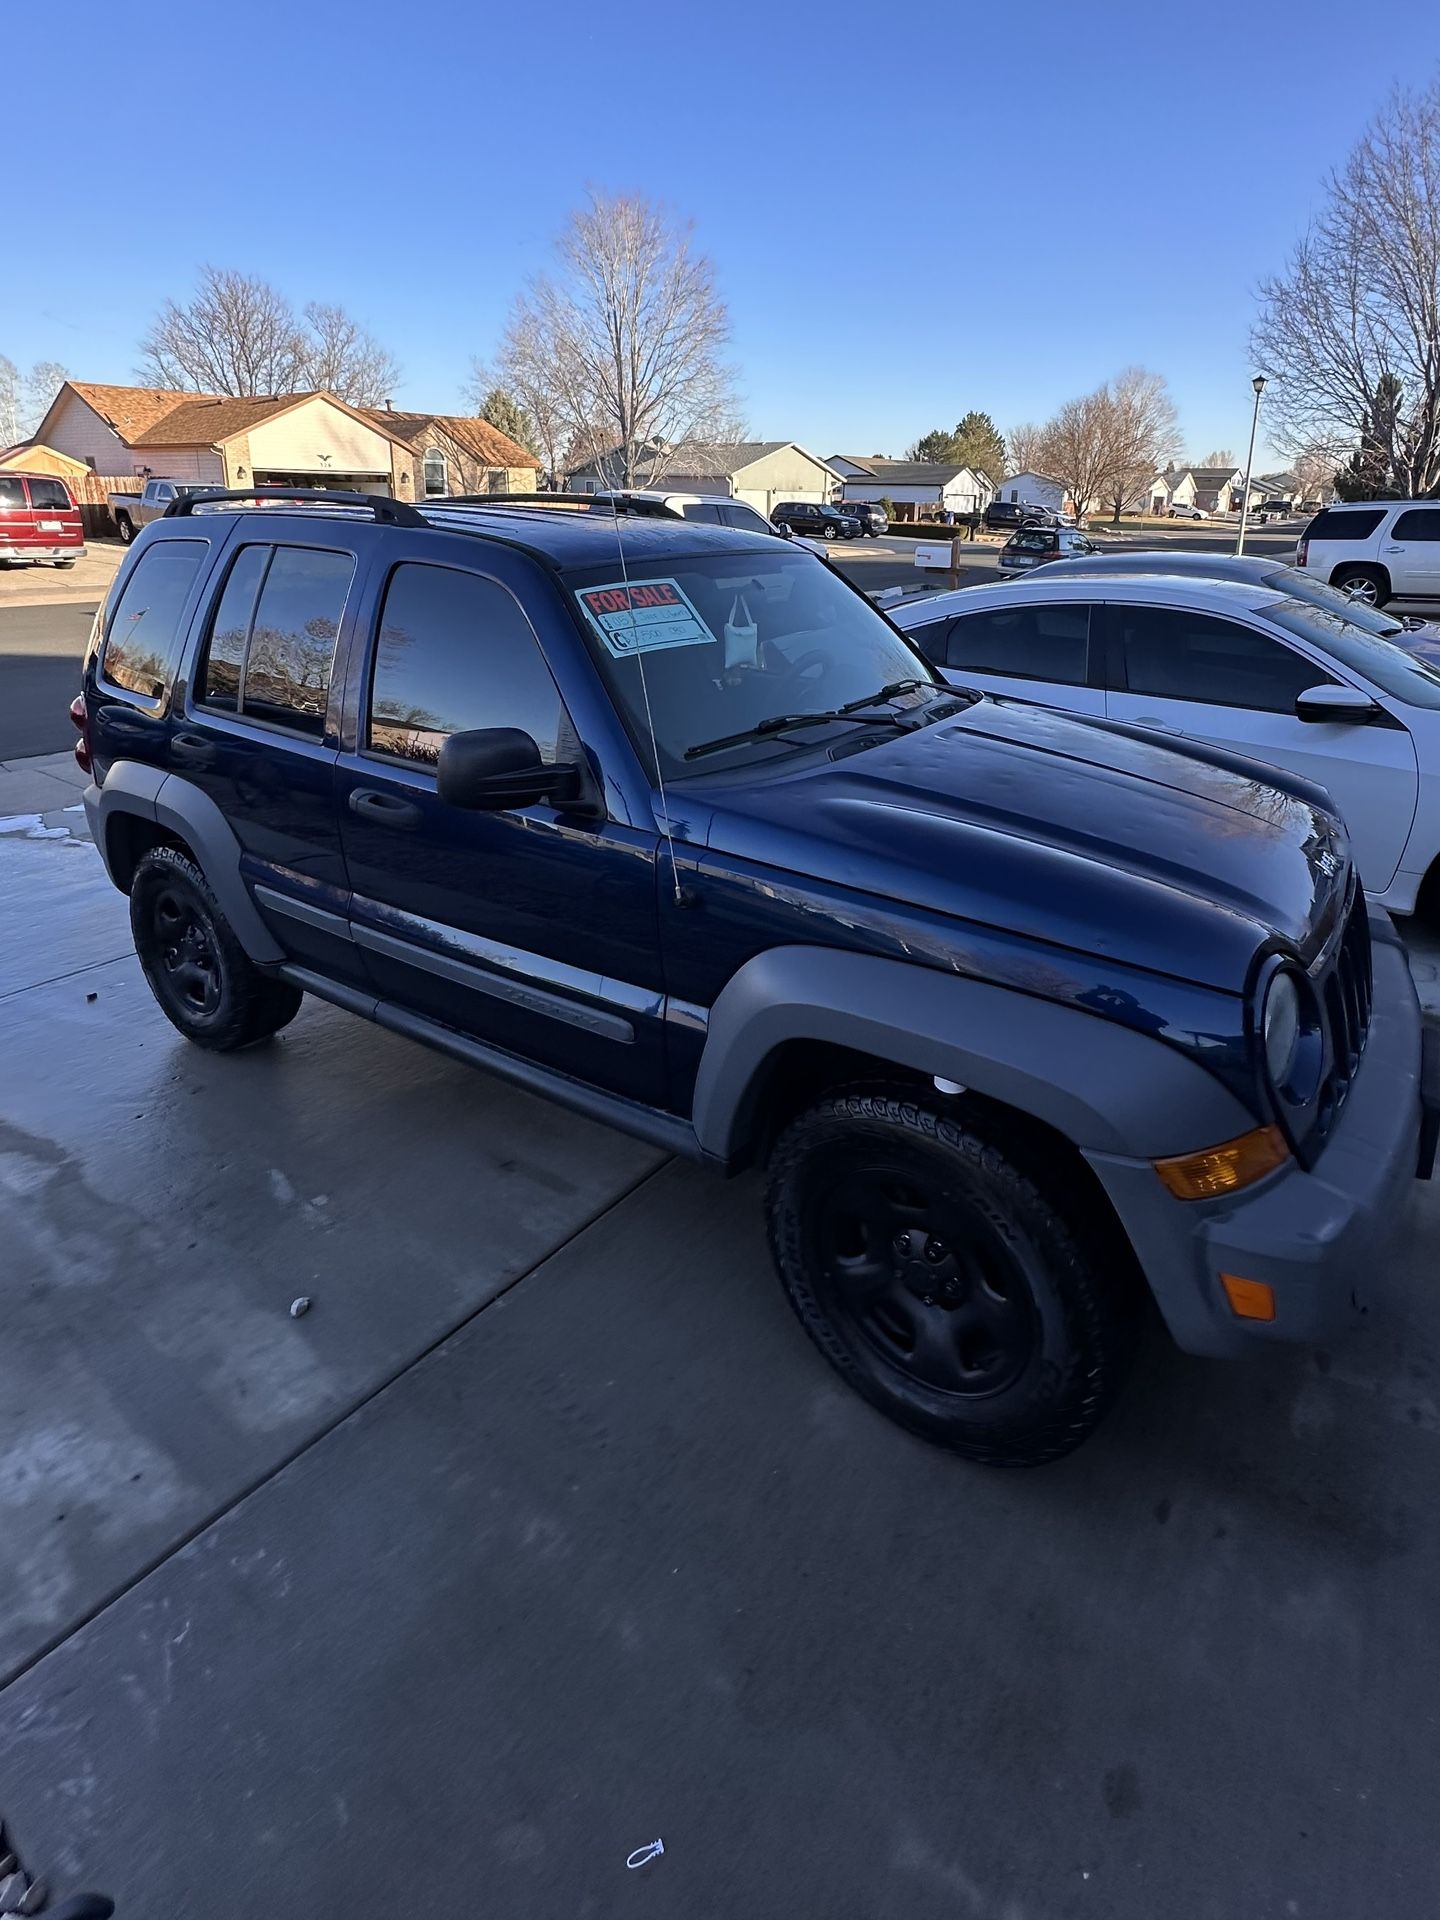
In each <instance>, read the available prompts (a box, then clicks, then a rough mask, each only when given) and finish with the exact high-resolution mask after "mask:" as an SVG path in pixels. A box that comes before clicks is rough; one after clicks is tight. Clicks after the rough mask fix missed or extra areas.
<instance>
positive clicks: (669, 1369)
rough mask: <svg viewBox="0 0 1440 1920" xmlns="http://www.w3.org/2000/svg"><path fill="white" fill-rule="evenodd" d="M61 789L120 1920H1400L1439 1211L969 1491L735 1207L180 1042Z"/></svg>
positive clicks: (47, 1129)
mask: <svg viewBox="0 0 1440 1920" xmlns="http://www.w3.org/2000/svg"><path fill="white" fill-rule="evenodd" d="M78 780H79V776H78V774H77V773H76V772H75V770H74V766H73V761H69V760H68V759H67V757H66V756H59V757H57V758H56V759H55V760H53V761H49V762H46V763H42V764H40V765H33V764H32V765H29V766H27V767H25V768H22V769H19V770H14V771H12V772H11V773H9V774H0V1062H3V1074H0V1262H3V1268H0V1275H3V1277H0V1300H3V1305H4V1321H3V1324H4V1332H5V1339H4V1343H3V1362H0V1541H3V1547H4V1551H3V1557H0V1676H3V1680H4V1682H5V1683H6V1684H4V1686H3V1689H0V1810H3V1813H4V1815H5V1817H6V1822H7V1833H8V1835H9V1837H10V1840H11V1842H12V1844H14V1845H15V1846H16V1847H17V1849H18V1851H19V1852H20V1854H21V1858H22V1860H23V1862H24V1864H25V1865H26V1867H27V1868H28V1869H29V1870H30V1871H31V1872H33V1873H37V1874H44V1875H45V1876H46V1877H47V1878H49V1879H50V1880H51V1882H52V1884H54V1886H55V1887H56V1889H57V1891H69V1890H72V1889H73V1888H74V1887H76V1886H77V1885H80V1884H95V1885H99V1886H103V1887H105V1888H107V1889H108V1890H109V1891H111V1892H112V1893H114V1894H116V1895H117V1896H118V1897H119V1899H120V1901H121V1905H120V1915H121V1920H152V1916H153V1917H155V1920H160V1917H161V1916H163V1917H164V1920H172V1917H173V1920H190V1917H191V1916H196V1917H198V1916H202V1915H203V1916H204V1917H205V1920H258V1916H262V1915H263V1916H265V1920H314V1917H315V1916H321V1915H323V1916H327V1920H328V1916H332V1915H333V1916H335V1920H350V1916H352V1915H353V1916H356V1917H357V1920H358V1917H359V1916H361V1915H364V1916H371V1915H374V1916H376V1920H379V1917H380V1916H382V1915H384V1916H389V1915H392V1914H393V1915H397V1916H398V1915H404V1916H405V1920H431V1917H432V1916H433V1917H434V1920H442V1917H443V1920H459V1917H460V1916H462V1915H464V1916H469V1915H476V1916H479V1915H495V1916H504V1920H520V1917H521V1916H527V1917H528V1916H535V1920H556V1917H558V1916H571V1915H575V1916H580V1915H585V1916H594V1917H596V1920H599V1917H600V1916H611V1915H617V1916H618V1915H626V1914H631V1913H635V1914H641V1913H647V1914H656V1915H658V1914H662V1913H663V1914H666V1915H677V1916H682V1915H683V1916H710V1915H715V1916H740V1915H746V1916H750V1915H753V1916H772V1915H773V1916H777V1920H778V1916H781V1915H784V1916H787V1917H789V1916H794V1917H796V1920H798V1917H799V1916H811V1915H813V1916H817V1920H819V1917H820V1916H824V1917H825V1920H831V1917H832V1916H833V1917H834V1920H841V1916H844V1917H845V1920H848V1917H849V1916H852V1915H853V1916H856V1917H857V1920H890V1917H891V1916H893V1920H932V1916H933V1917H935V1920H939V1916H946V1917H947V1920H952V1917H953V1916H961V1917H962V1920H972V1917H974V1920H978V1917H982V1916H983V1917H985V1920H1060V1917H1062V1916H1064V1917H1068V1916H1077V1917H1078V1916H1101V1915H1103V1916H1106V1920H1115V1917H1117V1916H1118V1917H1121V1920H1156V1917H1157V1916H1160V1915H1164V1916H1171V1915H1174V1916H1177V1920H1178V1916H1182V1915H1183V1916H1186V1920H1189V1916H1196V1917H1197V1920H1200V1917H1205V1920H1236V1916H1240V1915H1245V1916H1255V1920H1271V1917H1272V1916H1273V1920H1288V1917H1289V1916H1291V1915H1297V1916H1302V1917H1303V1920H1314V1917H1315V1916H1333V1920H1356V1916H1358V1915H1376V1916H1379V1915H1384V1916H1385V1920H1412V1917H1413V1920H1430V1917H1431V1916H1432V1915H1433V1913H1434V1911H1435V1903H1436V1886H1435V1880H1436V1867H1435V1847H1434V1808H1435V1805H1436V1801H1437V1794H1440V1749H1437V1743H1436V1740H1435V1737H1434V1729H1435V1725H1436V1720H1437V1715H1440V1656H1437V1652H1436V1645H1435V1636H1434V1629H1433V1619H1434V1596H1435V1593H1436V1591H1437V1588H1440V1539H1437V1534H1436V1529H1435V1525H1434V1521H1433V1513H1434V1485H1435V1479H1436V1473H1437V1469H1440V1385H1437V1379H1440V1375H1437V1368H1440V1300H1437V1297H1436V1289H1435V1284H1434V1275H1435V1232H1436V1227H1437V1223H1440V1205H1437V1195H1436V1193H1435V1192H1433V1191H1432V1190H1430V1189H1417V1190H1416V1192H1415V1193H1414V1195H1413V1197H1412V1200H1411V1203H1410V1212H1409V1218H1408V1223H1407V1238H1406V1241H1405V1245H1404V1247H1403V1249H1402V1251H1401V1253H1400V1254H1399V1256H1398V1257H1397V1258H1396V1260H1395V1261H1394V1263H1393V1265H1392V1267H1391V1268H1390V1270H1389V1271H1388V1272H1387V1273H1386V1274H1385V1275H1383V1276H1382V1279H1383V1283H1384V1285H1383V1291H1384V1293H1385V1294H1386V1296H1387V1304H1386V1307H1385V1309H1384V1311H1383V1313H1382V1314H1380V1315H1379V1316H1378V1317H1377V1319H1376V1321H1375V1323H1374V1324H1373V1325H1372V1326H1371V1327H1370V1328H1368V1329H1367V1330H1366V1331H1365V1332H1363V1333H1362V1334H1360V1335H1359V1336H1357V1337H1356V1338H1355V1339H1354V1340H1353V1341H1352V1342H1350V1343H1348V1344H1346V1345H1345V1346H1344V1347H1343V1348H1337V1349H1336V1350H1334V1351H1333V1352H1328V1353H1308V1352H1292V1353H1281V1354H1278V1355H1276V1356H1275V1357H1274V1358H1272V1359H1270V1360H1268V1361H1267V1362H1265V1363H1259V1362H1257V1363H1255V1364H1254V1365H1250V1366H1229V1367H1227V1366H1220V1365H1210V1364H1206V1363H1202V1362H1198V1361H1190V1360H1186V1359H1182V1358H1181V1357H1180V1356H1178V1355H1176V1354H1175V1353H1174V1352H1173V1350H1171V1349H1170V1348H1169V1346H1168V1344H1167V1343H1166V1342H1165V1341H1164V1339H1163V1338H1162V1337H1160V1336H1159V1335H1158V1334H1156V1335H1155V1336H1154V1337H1152V1339H1151V1340H1150V1341H1149V1343H1148V1346H1147V1349H1146V1352H1145V1354H1144V1356H1143V1363H1142V1365H1141V1367H1140V1369H1139V1370H1138V1372H1137V1375H1136V1378H1135V1380H1134V1382H1133V1384H1132V1386H1131V1388H1130V1389H1129V1390H1128V1392H1127V1393H1126V1395H1125V1397H1124V1399H1123V1401H1122V1403H1121V1404H1120V1406H1119V1407H1118V1409H1117V1410H1116V1412H1115V1414H1114V1416H1113V1418H1112V1419H1111V1421H1110V1422H1109V1424H1108V1425H1107V1426H1106V1427H1105V1429H1104V1430H1103V1431H1102V1432H1101V1434H1100V1435H1099V1436H1098V1437H1097V1438H1096V1439H1095V1440H1094V1441H1093V1442H1092V1443H1091V1444H1090V1445H1089V1446H1088V1447H1086V1448H1085V1449H1084V1450H1083V1451H1082V1452H1081V1453H1080V1454H1078V1455H1077V1456H1075V1457H1074V1458H1072V1459H1071V1460H1069V1461H1067V1462H1065V1463H1063V1464H1062V1465H1060V1466H1058V1467H1055V1468H1051V1469H1048V1470H1046V1471H1044V1472H1040V1473H1034V1474H1018V1475H1017V1474H1011V1475H1006V1474H997V1473H987V1472H985V1471H982V1470H979V1469H975V1468H970V1467H966V1466H963V1465H960V1464H958V1463H956V1462H954V1461H952V1460H950V1459H948V1458H946V1457H944V1456H942V1455H940V1454H938V1453H936V1452H934V1451H932V1450H930V1449H928V1448H926V1447H924V1446H923V1445H921V1444H920V1443H918V1442H916V1441H913V1440H911V1439H910V1438H908V1437H907V1436H906V1435H904V1434H902V1433H900V1432H899V1431H897V1430H896V1429H894V1428H892V1427H890V1426H888V1425H887V1424H886V1423H885V1422H884V1421H882V1420H881V1419H879V1418H878V1416H876V1415H874V1414H872V1413H871V1412H869V1411H868V1410H867V1409H866V1408H865V1407H864V1406H863V1405H862V1404H861V1403H860V1402H859V1401H858V1400H856V1399H854V1398H853V1397H852V1396H851V1395H849V1394H848V1393H847V1392H845V1391H844V1390H843V1389H842V1388H840V1387H839V1386H838V1385H837V1384H836V1383H835V1382H834V1381H833V1380H832V1378H831V1376H830V1374H829V1373H828V1371H827V1370H826V1368H825V1367H824V1365H823V1363H822V1362H821V1361H820V1360H819V1359H818V1357H817V1356H816V1355H815V1354H814V1353H813V1352H812V1350H811V1349H810V1347H809V1345H808V1344H807V1343H806V1341H805V1340H804V1339H803V1337H802V1336H801V1334H800V1333H799V1331H798V1329H797V1328H796V1327H795V1326H794V1325H793V1324H792V1321H791V1318H790V1315H789V1312H788V1310H787V1308H786V1307H785V1305H784V1303H783V1301H782V1299H781V1297H780V1294H779V1290H778V1287H777V1285H776V1283H775V1281H774V1278H773V1276H772V1274H771V1271H770V1267H769V1261H768V1257H767V1255H766V1252H765V1248H764V1243H763V1235H762V1232H761V1229H760V1214H759V1194H758V1190H757V1187H756V1184H755V1183H754V1182H753V1181H748V1180H747V1181H744V1182H740V1183H736V1184H732V1185H726V1184H723V1183H719V1182H716V1181H713V1180H711V1179H709V1178H707V1177H706V1176H704V1175H702V1174H699V1173H697V1172H694V1171H692V1170H690V1169H688V1168H683V1167H680V1166H677V1165H673V1164H662V1163H661V1162H660V1161H659V1159H658V1157H657V1156H656V1155H655V1154H654V1153H653V1152H651V1151H650V1150H649V1149H647V1148H644V1147H640V1146H637V1145H636V1144H634V1143H633V1142H630V1141H628V1140H625V1139H623V1138H621V1137H620V1136H619V1135H616V1134H613V1133H609V1132H606V1131H605V1130H603V1129H601V1128H599V1127H595V1126H591V1125H589V1124H587V1123H585V1122H582V1121H579V1120H576V1119H572V1118H570V1117H569V1116H567V1115H565V1114H563V1113H560V1112H558V1111H557V1110H554V1109H552V1108H549V1107H547V1106H544V1105H542V1104H540V1103H538V1102H535V1101H532V1100H530V1099H528V1098H526V1097H524V1096H521V1095H519V1094H517V1093H515V1092H512V1091H510V1090H509V1089H507V1088H505V1087H503V1086H501V1085H500V1084H499V1083H497V1082H494V1081H492V1080H489V1079H487V1078H485V1077H484V1076H482V1075H479V1074H475V1073H472V1072H467V1071H466V1070H465V1069H463V1068H460V1067H458V1066H454V1065H451V1064H450V1063H449V1062H446V1061H444V1060H441V1059H439V1058H437V1057H436V1056H433V1055H430V1054H428V1053H425V1052H423V1051H421V1050H420V1049H418V1048H415V1047H412V1046H409V1045H408V1044H406V1043H405V1042H403V1041H401V1040H398V1039H396V1038H394V1037H393V1036H390V1035H387V1034H384V1033H381V1032H379V1031H378V1030H376V1029H373V1028H370V1027H368V1026H365V1025H363V1024H361V1023H359V1022H356V1021H352V1020H350V1019H348V1018H347V1017H346V1016H344V1015H342V1014H340V1013H338V1012H335V1011H333V1010H332V1009H329V1008H325V1007H320V1006H314V1005H310V1006H307V1008H306V1009H305V1010H304V1011H303V1012H302V1013H301V1015H300V1017H299V1019H298V1020H297V1021H296V1022H295V1024H294V1025H293V1026H292V1027H291V1028H290V1029H289V1030H287V1032H286V1033H285V1034H284V1035H282V1036H281V1037H280V1039H279V1040H278V1041H276V1042H275V1043H274V1044H272V1045H270V1046H268V1047H264V1048H260V1049H257V1050H255V1051H254V1052H251V1053H248V1054H245V1055H241V1056H237V1057H233V1058H229V1059H216V1058H212V1057H209V1056H206V1055H204V1054H202V1053H200V1052H199V1051H197V1050H195V1049H193V1048H188V1047H187V1046H186V1045H185V1044H184V1043H183V1042H181V1041H180V1040H179V1038H178V1037H177V1036H176V1035H175V1034H174V1033H173V1031H172V1030H171V1028H170V1027H169V1026H168V1025H167V1024H166V1023H165V1021H164V1020H163V1019H162V1018H161V1016H160V1015H159V1013H158V1011H157V1010H156V1009H155V1007H154V1006H153V1004H152V1003H151V1001H150V999H149V996H148V994H147V992H146V990H145V987H144V985H143V982H142V980H141V978H140V975H139V971H138V968H137V966H136V965H135V962H134V960H133V958H132V957H131V956H130V953H129V943H128V933H127V926H126V917H125V903H124V901H123V900H122V899H121V898H120V897H119V896H118V895H117V894H115V893H114V892H113V891H112V890H111V889H110V888H109V886H108V883H107V882H105V880H104V879H103V877H102V875H101V873H100V869H99V865H98V861H97V860H96V857H95V855H94V852H93V850H92V849H91V848H90V847H89V846H88V845H86V844H85V843H84V841H83V838H78V839H77V838H76V837H75V836H76V835H77V834H79V835H83V825H82V824H81V822H82V819H83V816H81V815H77V814H75V813H73V812H70V811H67V809H68V808H71V807H73V806H74V805H75V804H76V798H77V796H76V794H75V788H76V786H77V785H78ZM1423 965H1424V967H1426V968H1428V969H1429V974H1430V979H1431V981H1432V983H1433V981H1434V976H1435V950H1434V949H1430V950H1429V951H1428V953H1427V956H1426V958H1425V960H1424V962H1423ZM1433 991H1436V989H1434V987H1433V985H1432V992H1433ZM301 1294H307V1295H309V1296H311V1297H312V1299H313V1303H314V1304H313V1306H312V1308H311V1310H310V1311H309V1312H308V1313H307V1314H305V1315H304V1316H303V1317H302V1318H299V1319H292V1318H291V1317H290V1314H289V1311H288V1309H289V1306H290V1302H291V1301H292V1300H293V1299H294V1298H295V1297H296V1296H297V1295H301ZM657 1836H659V1837H661V1838H663V1840H664V1843H665V1853H664V1855H663V1857H661V1858H659V1859H657V1860H656V1861H654V1862H653V1863H652V1864H651V1865H649V1866H646V1867H644V1868H642V1869H640V1870H638V1871H635V1872H627V1870H626V1867H625V1858H626V1855H627V1854H629V1853H630V1852H631V1850H632V1849H634V1848H637V1847H640V1846H642V1845H644V1844H645V1843H647V1842H649V1841H651V1840H653V1839H655V1838H656V1837H657Z"/></svg>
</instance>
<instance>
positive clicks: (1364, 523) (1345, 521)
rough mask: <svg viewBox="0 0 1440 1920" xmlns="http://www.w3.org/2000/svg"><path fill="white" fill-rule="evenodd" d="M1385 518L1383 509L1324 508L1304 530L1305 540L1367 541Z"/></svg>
mask: <svg viewBox="0 0 1440 1920" xmlns="http://www.w3.org/2000/svg"><path fill="white" fill-rule="evenodd" d="M1384 518H1385V509H1384V508H1383V507H1366V508H1364V509H1358V508H1353V507H1350V508H1342V507H1326V508H1325V510H1324V512H1323V513H1317V514H1316V516H1315V518H1314V519H1313V520H1312V521H1311V522H1310V524H1309V526H1308V527H1307V528H1306V529H1305V538H1306V539H1307V540H1368V539H1369V538H1370V536H1371V534H1372V533H1374V531H1375V529H1376V528H1377V527H1378V526H1379V524H1380V522H1381V521H1382V520H1383V519H1384Z"/></svg>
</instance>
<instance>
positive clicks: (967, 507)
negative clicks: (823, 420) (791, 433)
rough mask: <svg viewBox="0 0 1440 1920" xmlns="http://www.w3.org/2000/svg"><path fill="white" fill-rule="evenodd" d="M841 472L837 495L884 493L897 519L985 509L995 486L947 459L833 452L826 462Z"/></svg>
mask: <svg viewBox="0 0 1440 1920" xmlns="http://www.w3.org/2000/svg"><path fill="white" fill-rule="evenodd" d="M826 464H827V465H828V466H830V467H832V468H833V469H834V470H835V472H837V473H838V474H840V475H841V486H840V493H839V498H840V500H841V501H842V503H843V502H844V501H846V500H874V501H877V502H878V501H879V500H881V499H882V498H883V499H886V500H888V501H889V502H890V504H891V505H892V506H893V507H894V509H895V517H896V519H897V520H923V519H925V518H926V517H927V516H928V514H929V513H944V512H947V511H948V512H950V513H953V514H956V515H960V514H966V513H983V512H984V510H985V508H986V507H987V506H988V505H989V504H990V501H991V498H992V497H993V495H994V492H995V489H994V487H993V486H992V485H991V483H990V481H989V480H988V479H987V477H986V476H985V475H984V474H983V473H977V472H976V470H975V469H974V468H973V467H965V466H960V465H958V464H957V463H955V462H953V461H949V460H880V459H874V458H872V459H869V460H863V459H861V458H859V456H857V455H855V454H848V453H834V454H831V456H830V459H829V460H828V462H827V463H826Z"/></svg>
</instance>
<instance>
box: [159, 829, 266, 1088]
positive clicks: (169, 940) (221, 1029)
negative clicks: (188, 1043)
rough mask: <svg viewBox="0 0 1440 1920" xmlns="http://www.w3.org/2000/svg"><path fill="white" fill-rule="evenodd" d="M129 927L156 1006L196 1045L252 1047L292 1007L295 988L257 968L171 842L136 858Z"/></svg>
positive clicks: (207, 889)
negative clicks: (169, 844)
mask: <svg viewBox="0 0 1440 1920" xmlns="http://www.w3.org/2000/svg"><path fill="white" fill-rule="evenodd" d="M130 927H131V931H132V933H133V934H134V938H135V951H136V953H137V954H138V955H139V957H140V964H141V966H142V967H143V968H144V969H145V978H146V979H147V980H148V981H149V983H150V991H151V992H152V993H153V994H154V996H155V998H156V1000H157V1001H158V1002H159V1004H160V1011H161V1012H162V1013H163V1014H164V1015H165V1017H166V1018H167V1019H168V1020H169V1021H170V1023H171V1025H172V1026H174V1027H176V1028H178V1030H179V1031H180V1032H181V1033H183V1034H184V1036H185V1038H186V1039H187V1040H193V1041H194V1042H195V1044H196V1046H199V1047H209V1048H210V1049H211V1050H212V1051H214V1052H216V1053H229V1052H232V1051H233V1050H234V1049H235V1048H237V1047H248V1046H252V1045H253V1044H254V1043H255V1041H257V1040H266V1039H268V1038H269V1037H270V1035H271V1034H272V1033H278V1032H279V1031H280V1029H281V1027H283V1026H286V1025H287V1024H288V1023H289V1022H290V1021H291V1020H293V1019H294V1018H295V1015H296V1014H297V1013H298V1012H299V1011H300V1003H301V1000H302V999H303V997H304V996H303V995H302V994H301V992H300V989H299V988H298V987H292V986H291V985H290V983H289V981H288V980H277V979H275V978H273V976H271V975H270V974H266V973H262V972H261V971H260V969H259V968H258V967H257V966H256V965H255V963H254V962H253V961H252V960H251V959H250V956H249V955H248V954H247V953H246V952H245V949H244V948H243V947H242V946H241V945H240V942H239V940H238V939H237V938H236V937H235V932H234V929H233V928H232V927H231V925H230V922H229V921H228V920H227V919H226V918H225V915H224V913H223V912H222V911H221V908H220V903H219V901H218V900H217V899H216V898H215V895H214V894H213V893H212V892H211V891H210V887H209V885H208V883H207V881H206V879H205V876H204V874H203V873H202V872H201V871H200V869H199V867H197V866H196V864H195V862H194V861H193V860H192V859H190V857H189V855H188V854H185V853H182V852H181V851H180V850H179V848H178V847H152V848H151V850H150V851H149V852H148V853H147V854H145V855H144V857H143V858H142V859H141V861H140V864H139V866H138V867H137V868H136V869H135V878H134V880H133V882H132V883H131V887H130Z"/></svg>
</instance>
